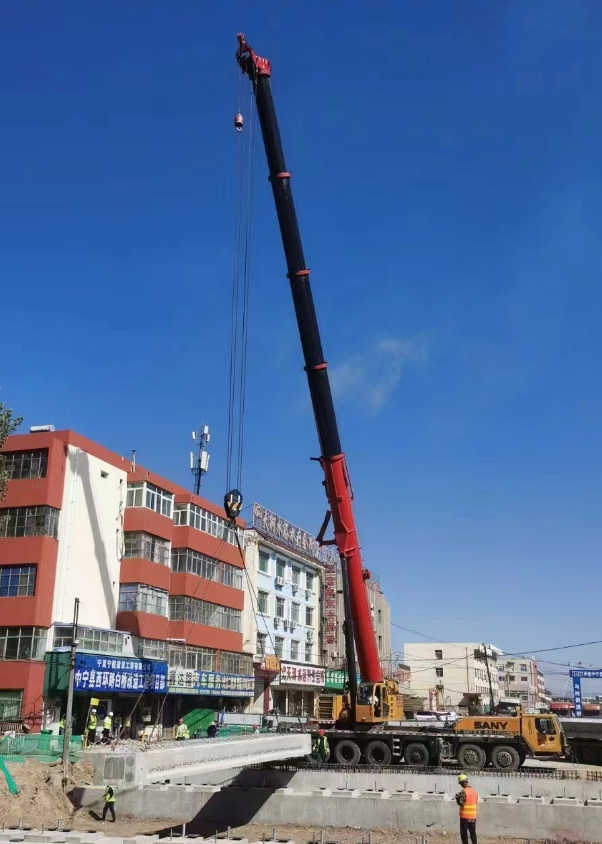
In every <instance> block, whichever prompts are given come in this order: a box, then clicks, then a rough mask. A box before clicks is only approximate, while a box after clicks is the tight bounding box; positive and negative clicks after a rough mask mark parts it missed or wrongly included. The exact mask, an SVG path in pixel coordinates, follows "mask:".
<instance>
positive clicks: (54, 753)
mask: <svg viewBox="0 0 602 844" xmlns="http://www.w3.org/2000/svg"><path fill="white" fill-rule="evenodd" d="M63 739H64V736H56V735H52V734H51V733H36V734H34V735H32V734H28V735H25V734H17V735H7V736H5V737H4V738H3V739H2V741H0V760H2V759H5V760H6V759H10V760H11V761H13V762H17V761H21V760H23V759H36V760H37V761H39V762H56V761H57V760H58V759H61V758H62V756H63ZM81 749H82V736H71V739H70V741H69V758H70V759H71V760H75V759H76V758H77V754H78V752H79V751H80V750H81Z"/></svg>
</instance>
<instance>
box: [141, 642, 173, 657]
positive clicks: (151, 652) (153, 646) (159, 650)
mask: <svg viewBox="0 0 602 844" xmlns="http://www.w3.org/2000/svg"><path fill="white" fill-rule="evenodd" d="M138 656H142V657H144V658H145V659H160V660H167V642H164V641H163V640H162V639H140V644H139V646H138Z"/></svg>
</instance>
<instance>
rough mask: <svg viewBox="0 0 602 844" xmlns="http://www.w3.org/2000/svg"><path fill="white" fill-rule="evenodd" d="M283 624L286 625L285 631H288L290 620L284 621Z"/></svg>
mask: <svg viewBox="0 0 602 844" xmlns="http://www.w3.org/2000/svg"><path fill="white" fill-rule="evenodd" d="M283 624H284V629H285V630H288V620H287V619H286V618H285V619H284V622H283Z"/></svg>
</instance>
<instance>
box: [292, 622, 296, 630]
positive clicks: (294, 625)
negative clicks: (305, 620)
mask: <svg viewBox="0 0 602 844" xmlns="http://www.w3.org/2000/svg"><path fill="white" fill-rule="evenodd" d="M296 626H297V622H296V621H291V630H294V629H295V627H296Z"/></svg>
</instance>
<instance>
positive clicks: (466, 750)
mask: <svg viewBox="0 0 602 844" xmlns="http://www.w3.org/2000/svg"><path fill="white" fill-rule="evenodd" d="M458 762H459V763H460V765H461V767H462V768H464V769H465V770H467V771H481V770H482V769H483V768H484V767H485V765H486V763H487V755H486V754H485V751H484V750H483V748H482V747H479V745H478V744H462V745H461V746H460V748H459V749H458Z"/></svg>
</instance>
